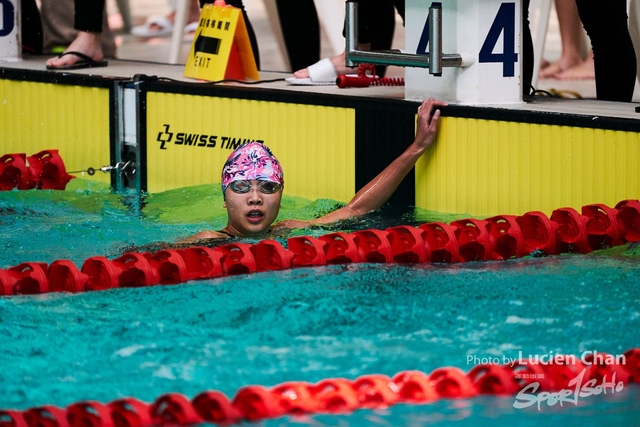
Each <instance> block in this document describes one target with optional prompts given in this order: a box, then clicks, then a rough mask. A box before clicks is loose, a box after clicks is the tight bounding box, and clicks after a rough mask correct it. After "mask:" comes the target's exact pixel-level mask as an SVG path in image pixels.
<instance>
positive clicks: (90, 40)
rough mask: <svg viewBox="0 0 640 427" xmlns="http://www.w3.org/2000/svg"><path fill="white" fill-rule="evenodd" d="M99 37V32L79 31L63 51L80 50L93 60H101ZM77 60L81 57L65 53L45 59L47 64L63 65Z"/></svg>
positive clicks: (102, 56)
mask: <svg viewBox="0 0 640 427" xmlns="http://www.w3.org/2000/svg"><path fill="white" fill-rule="evenodd" d="M101 39H102V35H101V33H94V32H88V31H79V32H78V36H77V37H76V39H75V40H74V41H73V42H71V44H70V45H69V47H68V48H67V49H66V50H65V52H81V53H84V54H85V55H87V56H89V57H90V58H91V59H93V60H94V61H102V60H103V59H104V54H103V53H102V42H101ZM78 61H81V58H79V57H77V56H75V55H65V56H62V57H55V58H49V59H48V60H47V66H50V67H63V66H67V65H73V64H75V63H76V62H78Z"/></svg>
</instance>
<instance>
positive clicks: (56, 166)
mask: <svg viewBox="0 0 640 427" xmlns="http://www.w3.org/2000/svg"><path fill="white" fill-rule="evenodd" d="M73 178H75V177H74V176H73V175H69V174H68V173H67V171H66V169H65V166H64V162H63V161H62V158H61V157H60V155H59V154H58V150H43V151H40V152H39V153H36V154H34V155H32V156H28V157H27V155H26V154H24V153H17V154H5V155H3V156H1V157H0V191H8V190H13V189H16V190H31V189H34V188H37V189H43V190H64V189H65V188H66V187H67V183H68V182H69V181H71V180H72V179H73Z"/></svg>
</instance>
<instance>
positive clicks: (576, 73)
mask: <svg viewBox="0 0 640 427" xmlns="http://www.w3.org/2000/svg"><path fill="white" fill-rule="evenodd" d="M554 77H555V78H556V79H557V80H594V79H595V78H596V72H595V69H594V66H593V55H589V56H588V57H587V59H585V60H584V61H582V62H580V63H579V64H577V65H575V66H573V67H571V68H569V69H567V70H564V71H562V72H561V73H558V74H556V75H555V76H554Z"/></svg>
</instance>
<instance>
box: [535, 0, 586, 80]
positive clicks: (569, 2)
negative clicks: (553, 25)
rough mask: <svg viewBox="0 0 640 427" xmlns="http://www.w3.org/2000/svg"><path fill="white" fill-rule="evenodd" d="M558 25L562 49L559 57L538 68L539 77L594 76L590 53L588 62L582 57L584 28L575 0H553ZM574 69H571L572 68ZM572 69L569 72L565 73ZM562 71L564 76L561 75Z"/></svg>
mask: <svg viewBox="0 0 640 427" xmlns="http://www.w3.org/2000/svg"><path fill="white" fill-rule="evenodd" d="M554 4H555V8H556V13H557V15H558V26H559V29H560V42H561V45H562V51H561V53H560V59H558V60H557V61H555V62H554V63H552V64H548V65H547V66H546V67H542V69H541V70H540V78H541V79H545V78H559V79H561V80H564V79H567V80H569V79H570V80H574V79H588V78H592V79H593V78H594V73H593V63H592V62H591V59H592V58H591V53H589V56H588V57H587V61H588V63H586V64H583V63H585V60H584V59H583V56H584V55H583V50H584V49H583V47H584V46H583V45H584V43H583V40H584V30H583V29H582V22H581V21H580V15H579V14H578V7H577V6H576V0H555V3H554ZM574 68H575V70H572V69H574ZM569 70H572V72H571V73H567V72H568V71H569ZM563 73H566V74H564V77H563Z"/></svg>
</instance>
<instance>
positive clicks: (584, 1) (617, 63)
mask: <svg viewBox="0 0 640 427" xmlns="http://www.w3.org/2000/svg"><path fill="white" fill-rule="evenodd" d="M576 5H577V6H578V13H579V14H580V19H581V20H582V24H583V25H584V29H585V30H586V31H587V35H588V36H589V38H590V39H591V46H592V47H593V60H594V65H595V74H596V95H597V98H598V99H601V100H605V101H622V102H630V101H631V99H632V98H633V90H634V88H635V81H636V65H637V64H636V54H635V50H634V48H633V42H632V41H631V36H630V35H629V27H628V22H627V2H626V0H609V1H606V2H603V1H597V0H576Z"/></svg>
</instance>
